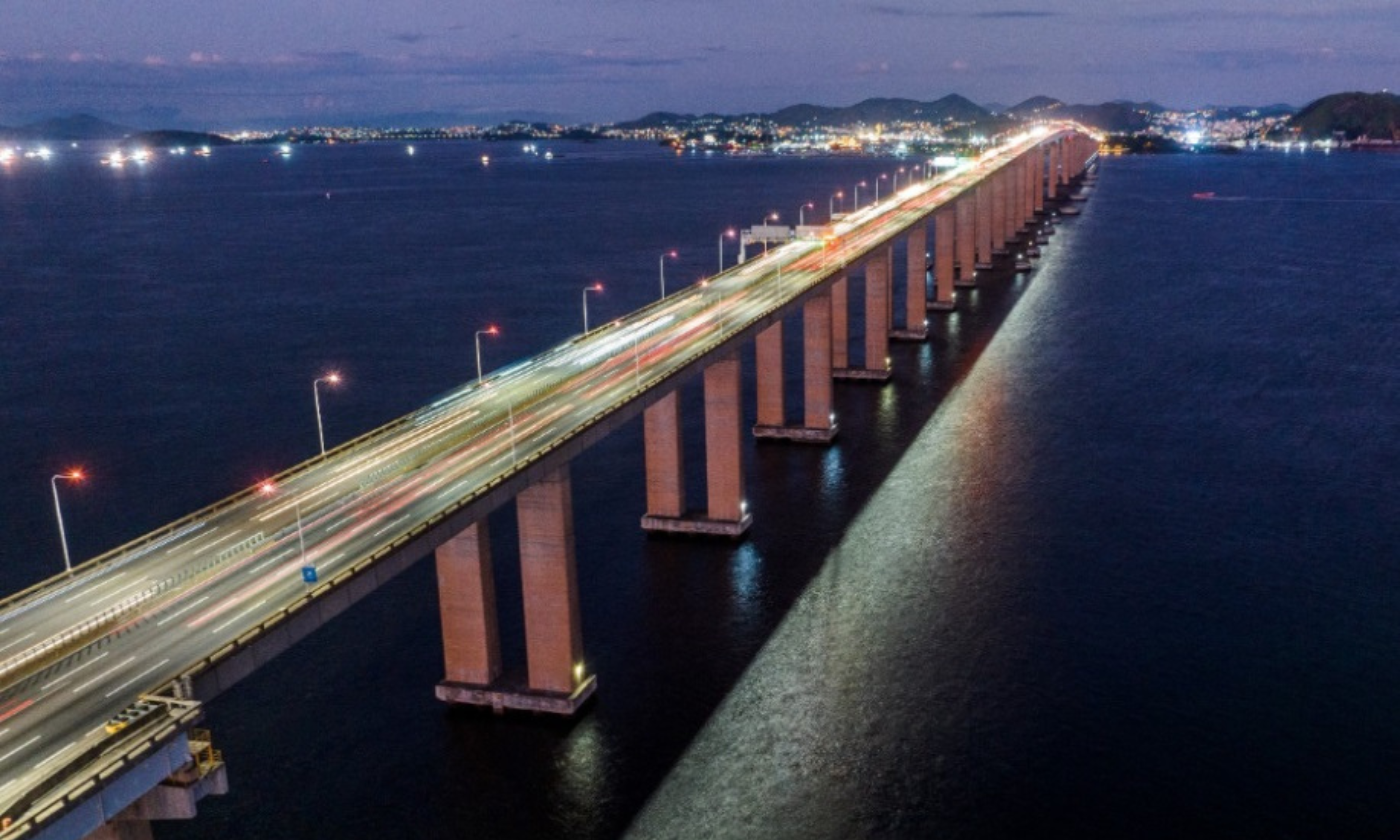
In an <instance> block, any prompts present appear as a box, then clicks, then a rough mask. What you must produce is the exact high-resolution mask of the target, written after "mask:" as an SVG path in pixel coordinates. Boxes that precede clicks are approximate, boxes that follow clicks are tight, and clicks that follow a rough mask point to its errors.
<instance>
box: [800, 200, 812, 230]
mask: <svg viewBox="0 0 1400 840" xmlns="http://www.w3.org/2000/svg"><path fill="white" fill-rule="evenodd" d="M811 206H812V202H810V201H809V202H807V203H806V204H803V205H802V206H801V207H798V208H797V226H798V227H805V226H806V225H807V216H806V210H807V208H808V207H811Z"/></svg>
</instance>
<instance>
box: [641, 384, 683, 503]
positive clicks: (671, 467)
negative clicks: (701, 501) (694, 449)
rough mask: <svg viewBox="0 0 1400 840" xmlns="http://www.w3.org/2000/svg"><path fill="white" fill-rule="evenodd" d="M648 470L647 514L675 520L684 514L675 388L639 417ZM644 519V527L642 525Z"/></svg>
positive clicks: (679, 420) (681, 452)
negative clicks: (640, 418)
mask: <svg viewBox="0 0 1400 840" xmlns="http://www.w3.org/2000/svg"><path fill="white" fill-rule="evenodd" d="M642 437H643V438H644V440H645V449H646V471H647V514H648V516H661V517H669V518H672V519H678V518H680V517H682V516H684V515H685V448H684V446H683V439H682V437H681V408H680V394H679V392H678V391H674V390H673V391H671V393H669V394H667V395H666V396H664V397H662V398H661V399H659V400H657V401H656V402H654V403H652V404H651V405H650V406H648V407H647V409H646V412H645V413H644V414H643V417H642ZM645 524H646V523H645V518H644V519H643V527H645Z"/></svg>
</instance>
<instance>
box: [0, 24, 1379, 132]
mask: <svg viewBox="0 0 1400 840" xmlns="http://www.w3.org/2000/svg"><path fill="white" fill-rule="evenodd" d="M0 22H3V24H4V25H3V26H0V85H3V88H4V90H5V95H4V96H3V97H0V124H2V125H12V124H16V123H20V122H24V121H28V120H33V119H39V118H43V117H49V116H56V115H60V114H70V113H74V112H90V113H96V114H99V115H101V116H103V117H105V118H108V119H113V120H118V121H127V122H129V123H131V124H136V125H141V126H147V127H154V126H157V125H159V126H172V127H209V128H229V127H234V126H237V125H238V124H241V123H252V122H257V121H268V120H274V121H276V120H280V121H288V122H299V123H317V122H322V123H336V122H344V121H352V120H363V119H370V118H375V117H382V116H389V115H423V116H430V115H431V116H436V117H439V118H442V119H454V120H462V121H468V122H471V121H477V122H483V123H485V122H496V121H500V120H502V119H505V118H508V117H519V118H524V119H542V120H548V119H557V120H561V121H568V122H585V121H598V122H613V121H618V120H626V119H631V118H635V117H638V116H641V115H643V114H645V113H648V112H651V111H656V110H674V111H689V112H697V113H699V112H706V111H717V112H723V113H739V112H749V111H758V112H764V111H773V110H777V109H779V108H782V107H784V106H787V105H792V104H797V103H804V102H805V103H813V104H821V105H849V104H852V103H855V102H858V101H860V100H863V99H866V98H869V97H875V96H878V97H904V98H910V99H920V100H932V99H937V98H939V97H941V96H944V95H946V94H949V93H957V94H961V95H963V96H966V97H968V98H970V99H972V100H974V101H976V102H979V103H990V102H996V103H1001V104H1005V105H1013V104H1015V103H1016V102H1019V101H1021V100H1023V99H1025V98H1028V97H1030V96H1034V95H1040V94H1044V95H1049V96H1053V97H1056V98H1058V99H1062V100H1065V101H1067V102H1076V103H1078V102H1083V103H1095V102H1103V101H1108V100H1114V99H1133V100H1153V101H1157V102H1160V103H1162V104H1164V105H1167V106H1176V107H1194V106H1201V105H1207V104H1216V105H1235V104H1248V105H1265V104H1271V103H1275V102H1286V103H1289V104H1293V105H1302V104H1305V103H1306V102H1308V101H1310V100H1312V99H1314V98H1317V97H1319V96H1322V95H1325V94H1328V93H1333V92H1337V91H1343V90H1365V91H1375V90H1381V89H1383V88H1388V87H1393V86H1394V81H1395V79H1396V78H1397V70H1400V51H1397V50H1395V49H1394V45H1393V42H1392V39H1393V33H1395V32H1397V31H1400V4H1394V3H1389V4H1386V3H1373V2H1342V3H1333V4H1330V5H1329V6H1328V7H1326V8H1321V7H1317V6H1315V5H1314V4H1313V3H1311V2H1307V0H1274V2H1264V0H1245V2H1241V3H1232V4H1230V6H1229V7H1228V8H1226V7H1224V6H1222V5H1221V4H1219V3H1213V2H1204V1H1203V0H1163V2H1161V3H1158V4H1155V5H1154V6H1152V7H1151V8H1150V9H1138V8H1136V7H1126V6H1124V5H1123V4H1118V3H1110V2H1107V0H1085V2H1071V0H1043V2H1041V3H1039V4H1035V5H1031V4H1020V5H1005V4H1001V5H995V6H990V7H984V6H978V7H975V9H969V8H967V7H959V6H955V5H953V4H949V3H932V4H929V3H924V4H914V3H912V2H899V1H898V0H879V1H878V2H866V3H857V4H846V3H835V2H827V0H813V1H812V2H800V3H799V2H793V0H775V2H770V3H767V4H763V5H760V6H755V5H753V4H751V3H741V2H734V0H717V2H710V3H704V4H696V3H679V2H673V1H672V0H654V2H647V1H646V0H595V1H594V2H589V3H582V4H569V3H563V2H539V3H533V4H511V3H501V2H482V3H478V4H473V6H472V7H471V8H467V7H463V6H461V5H460V4H454V3H448V2H444V0H418V2H414V3H407V2H401V0H384V2H381V3H376V4H366V5H363V6H357V7H343V6H341V5H340V4H328V3H324V2H309V0H278V2H275V3H272V2H267V0H246V2H243V3H239V4H226V5H221V6H219V7H214V8H211V7H207V6H200V5H197V4H195V5H191V4H186V3H176V2H172V1H171V0H141V2H138V3H132V4H96V5H94V4H88V3H82V2H79V0H44V2H40V1H39V0H8V2H6V3H5V4H4V6H3V7H0Z"/></svg>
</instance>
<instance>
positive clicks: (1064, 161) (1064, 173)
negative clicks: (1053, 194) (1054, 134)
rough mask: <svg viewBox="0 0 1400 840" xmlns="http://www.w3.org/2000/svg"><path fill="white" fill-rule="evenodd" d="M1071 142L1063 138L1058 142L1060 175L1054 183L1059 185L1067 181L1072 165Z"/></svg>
mask: <svg viewBox="0 0 1400 840" xmlns="http://www.w3.org/2000/svg"><path fill="white" fill-rule="evenodd" d="M1072 142H1073V141H1072V140H1063V141H1061V142H1060V175H1059V180H1058V181H1056V183H1057V184H1058V185H1059V186H1061V187H1063V186H1064V185H1065V184H1068V183H1069V171H1070V167H1072V166H1073V165H1074V164H1073V163H1072V159H1073V157H1074V152H1073V149H1072V145H1071V144H1072Z"/></svg>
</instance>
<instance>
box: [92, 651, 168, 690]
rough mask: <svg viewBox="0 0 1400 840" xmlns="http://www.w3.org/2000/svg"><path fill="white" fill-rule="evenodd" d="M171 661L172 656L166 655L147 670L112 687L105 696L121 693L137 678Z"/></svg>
mask: <svg viewBox="0 0 1400 840" xmlns="http://www.w3.org/2000/svg"><path fill="white" fill-rule="evenodd" d="M169 661H170V658H169V657H166V658H165V659H162V660H161V661H159V662H157V663H156V664H154V665H152V666H151V667H149V668H147V669H146V670H144V671H142V672H141V673H139V674H137V675H136V676H134V677H132V678H131V679H129V680H127V681H126V682H124V683H122V684H121V685H119V686H117V687H116V688H114V689H112V690H111V691H109V692H107V693H106V694H105V695H103V696H104V697H111V696H112V695H114V694H118V693H120V692H121V691H122V689H124V688H126V687H127V686H129V685H131V684H132V683H134V682H136V681H137V680H139V679H141V678H142V677H144V676H146V675H147V674H149V673H151V672H152V671H154V670H156V669H157V668H161V667H164V666H165V664H166V663H167V662H169Z"/></svg>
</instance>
